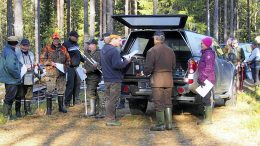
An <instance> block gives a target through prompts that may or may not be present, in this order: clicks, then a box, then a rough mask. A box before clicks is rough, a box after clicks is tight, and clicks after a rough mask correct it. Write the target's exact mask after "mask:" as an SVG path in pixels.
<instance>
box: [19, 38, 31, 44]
mask: <svg viewBox="0 0 260 146" xmlns="http://www.w3.org/2000/svg"><path fill="white" fill-rule="evenodd" d="M21 45H23V46H24V45H30V41H29V40H28V39H23V40H22V41H21Z"/></svg>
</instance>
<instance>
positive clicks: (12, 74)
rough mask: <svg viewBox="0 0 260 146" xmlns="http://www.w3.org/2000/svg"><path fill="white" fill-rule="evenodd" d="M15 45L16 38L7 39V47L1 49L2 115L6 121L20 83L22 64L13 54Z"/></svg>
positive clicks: (9, 115) (16, 42)
mask: <svg viewBox="0 0 260 146" xmlns="http://www.w3.org/2000/svg"><path fill="white" fill-rule="evenodd" d="M17 44H18V38H17V37H16V36H10V37H8V38H7V45H6V46H5V47H4V48H3V51H2V53H1V59H0V82H2V83H5V99H4V105H3V114H4V117H5V118H7V120H9V119H10V117H11V116H12V104H13V102H14V100H15V97H16V94H17V91H18V85H19V84H20V83H21V67H22V64H21V63H20V62H19V60H18V58H17V56H16V54H15V48H16V46H17Z"/></svg>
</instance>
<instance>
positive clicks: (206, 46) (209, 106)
mask: <svg viewBox="0 0 260 146" xmlns="http://www.w3.org/2000/svg"><path fill="white" fill-rule="evenodd" d="M211 45H212V39H211V38H210V37H205V38H203V39H202V40H201V58H200V61H199V65H198V71H199V77H198V83H199V85H200V86H205V85H206V84H205V81H206V80H207V81H209V82H211V83H212V84H213V85H214V84H215V82H216V80H215V52H214V51H213V50H212V48H211ZM207 81H206V82H207ZM213 89H214V86H213V87H212V88H211V90H209V92H208V93H207V94H206V96H204V97H202V104H203V106H204V118H203V120H202V121H199V122H198V123H197V124H198V125H209V124H212V111H213V107H214V105H213V98H212V96H214V93H213V92H214V91H213Z"/></svg>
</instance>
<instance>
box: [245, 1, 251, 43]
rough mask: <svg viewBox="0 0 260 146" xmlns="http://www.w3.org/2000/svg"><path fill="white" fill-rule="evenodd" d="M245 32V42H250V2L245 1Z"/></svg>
mask: <svg viewBox="0 0 260 146" xmlns="http://www.w3.org/2000/svg"><path fill="white" fill-rule="evenodd" d="M246 31H247V41H251V28H250V0H247V18H246Z"/></svg>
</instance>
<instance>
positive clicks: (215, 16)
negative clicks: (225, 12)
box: [214, 0, 219, 40]
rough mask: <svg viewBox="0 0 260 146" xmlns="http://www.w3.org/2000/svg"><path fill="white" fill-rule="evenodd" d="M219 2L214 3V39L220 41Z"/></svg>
mask: <svg viewBox="0 0 260 146" xmlns="http://www.w3.org/2000/svg"><path fill="white" fill-rule="evenodd" d="M218 22H219V20H218V0H215V2H214V38H215V39H217V40H219V38H218Z"/></svg>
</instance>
